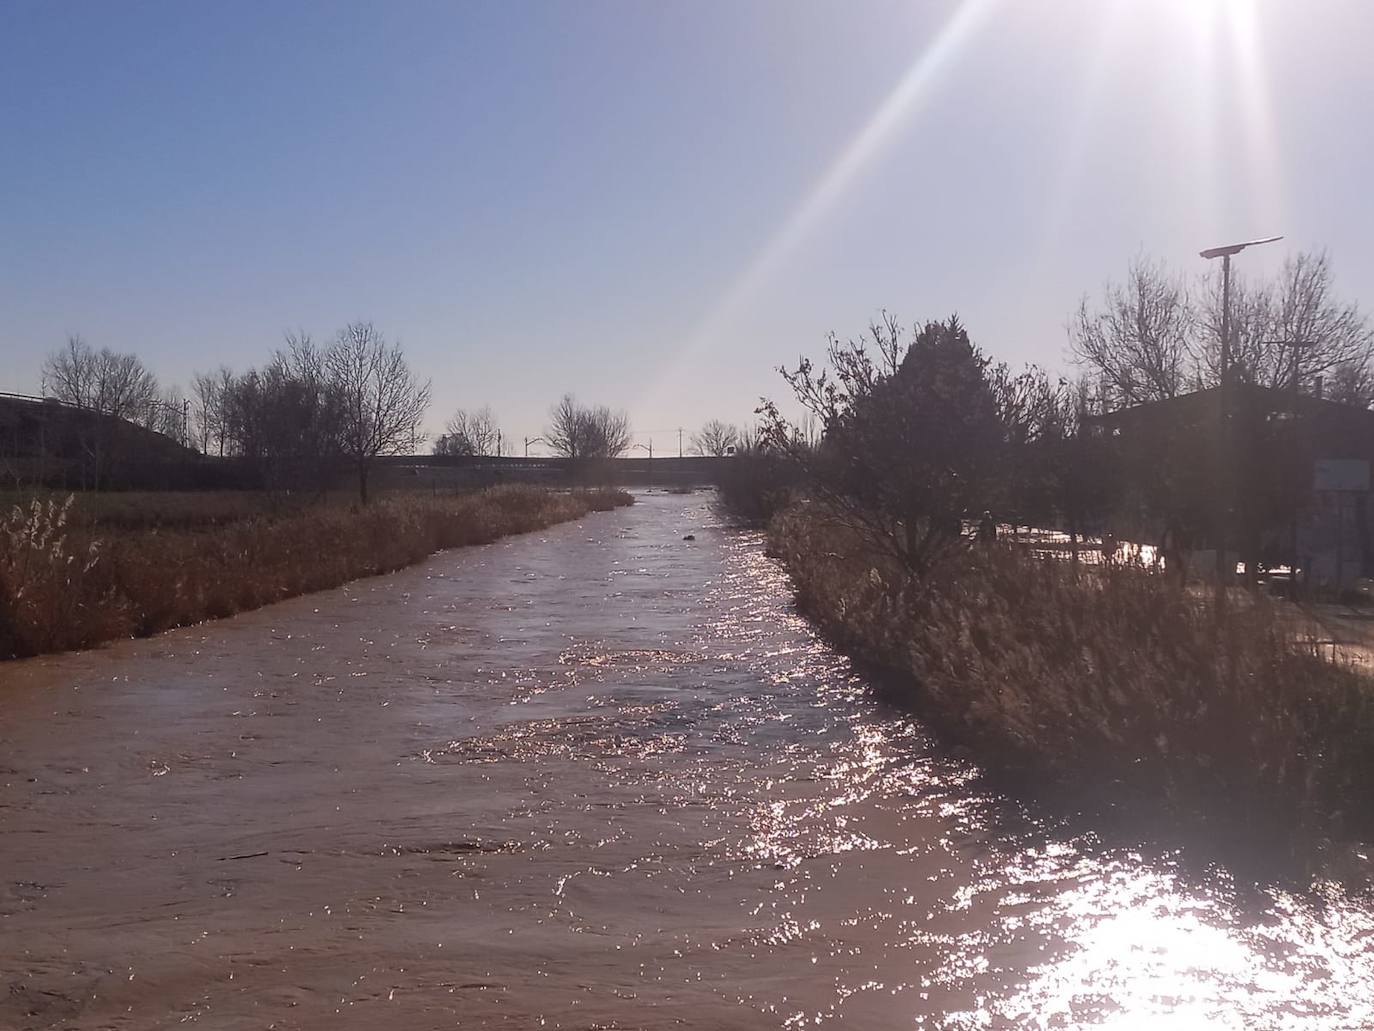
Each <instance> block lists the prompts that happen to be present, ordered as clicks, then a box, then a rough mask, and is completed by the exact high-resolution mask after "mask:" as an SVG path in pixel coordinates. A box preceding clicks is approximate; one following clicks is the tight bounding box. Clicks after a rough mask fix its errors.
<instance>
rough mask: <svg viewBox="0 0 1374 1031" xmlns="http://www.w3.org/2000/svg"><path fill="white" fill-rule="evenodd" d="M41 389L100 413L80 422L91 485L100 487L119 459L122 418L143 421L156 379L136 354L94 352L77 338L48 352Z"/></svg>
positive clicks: (153, 396)
mask: <svg viewBox="0 0 1374 1031" xmlns="http://www.w3.org/2000/svg"><path fill="white" fill-rule="evenodd" d="M43 389H44V391H45V393H47V394H48V395H49V396H51V397H54V398H56V399H57V400H59V401H65V402H67V403H68V404H71V405H75V406H76V407H77V408H81V409H85V410H87V411H90V412H93V413H95V414H96V416H97V417H96V418H93V419H88V420H86V421H83V423H82V424H81V430H80V433H81V443H82V448H83V450H84V451H85V453H86V457H87V458H88V459H89V462H90V466H89V468H90V471H91V472H92V474H93V475H92V481H93V485H94V486H96V487H99V486H100V485H101V484H102V483H103V482H104V481H105V479H106V478H107V477H108V475H109V472H110V469H111V467H112V466H113V463H114V461H115V458H116V456H115V454H114V451H115V448H116V442H117V440H118V439H119V434H118V422H116V421H115V420H123V421H126V422H137V423H139V424H145V423H146V422H147V420H148V418H149V416H150V413H152V412H153V410H154V409H155V407H156V404H155V403H156V401H157V399H158V387H157V380H156V379H155V378H154V377H153V374H152V373H151V372H149V371H148V369H147V367H145V366H144V364H143V362H142V361H140V360H139V358H138V357H137V356H136V355H132V354H118V353H116V352H114V351H111V350H110V349H109V348H108V347H106V348H102V349H101V350H99V351H96V350H94V349H93V348H92V347H91V346H90V345H89V344H87V343H86V341H85V340H83V339H81V337H79V336H71V337H68V338H67V343H66V346H64V347H62V348H61V349H60V350H58V351H55V352H53V353H52V354H50V355H48V357H47V359H46V361H44V363H43Z"/></svg>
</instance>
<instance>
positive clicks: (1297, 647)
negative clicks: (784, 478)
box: [772, 505, 1374, 847]
mask: <svg viewBox="0 0 1374 1031" xmlns="http://www.w3.org/2000/svg"><path fill="white" fill-rule="evenodd" d="M772 544H773V548H774V549H775V551H776V552H777V553H778V554H779V555H780V556H781V557H782V559H783V561H784V562H785V564H786V566H787V568H788V569H789V571H790V573H791V574H792V576H793V579H794V584H795V587H796V591H797V595H798V602H799V605H800V606H801V607H802V608H803V609H804V610H805V611H806V612H807V613H808V614H809V615H811V616H812V617H813V618H815V619H816V620H817V621H818V622H819V623H820V624H821V625H822V626H823V628H824V629H825V630H826V632H827V633H828V634H829V635H830V636H831V637H832V638H833V639H835V640H836V642H837V643H838V644H839V645H840V646H841V647H842V648H845V649H846V650H848V651H849V652H851V653H852V654H854V655H856V656H857V657H860V658H862V659H865V660H869V661H871V662H873V663H874V664H876V665H878V666H881V667H885V668H887V669H888V670H891V671H893V672H894V673H895V674H896V676H895V677H893V678H892V679H893V681H894V690H895V691H896V692H897V693H898V694H899V695H900V696H901V698H902V699H904V700H905V701H906V702H908V703H909V704H911V705H912V707H914V708H916V709H917V710H918V711H920V712H922V713H923V714H924V715H925V716H926V717H927V718H928V719H929V720H930V721H931V722H932V724H934V725H935V726H936V728H937V729H938V730H941V731H942V732H943V733H944V734H945V735H946V736H947V737H949V738H951V739H953V740H954V741H956V742H958V743H960V744H962V745H964V746H967V747H969V748H970V749H971V750H973V751H974V753H975V754H976V755H977V756H978V757H979V758H980V760H982V761H984V763H985V764H986V765H987V766H989V767H990V768H992V769H993V770H995V771H1000V772H1002V773H1007V774H1011V775H1013V778H1012V779H1014V781H1015V782H1016V783H1018V784H1020V785H1021V786H1022V787H1027V786H1031V787H1034V786H1036V785H1039V786H1042V787H1044V786H1049V787H1054V788H1056V789H1063V790H1067V791H1068V792H1069V794H1070V796H1071V798H1072V800H1073V802H1074V803H1075V804H1079V805H1081V804H1088V805H1091V806H1093V807H1097V808H1099V811H1101V807H1106V808H1110V809H1115V810H1116V811H1117V812H1118V813H1121V814H1123V815H1124V816H1126V818H1128V819H1130V820H1133V821H1135V822H1137V823H1139V822H1141V821H1145V820H1149V819H1163V820H1165V821H1167V822H1171V823H1178V822H1182V823H1184V824H1186V825H1188V826H1190V827H1192V828H1194V829H1201V830H1202V831H1204V832H1205V833H1207V834H1209V835H1213V837H1215V838H1217V839H1218V840H1220V839H1228V840H1230V841H1233V842H1249V843H1252V844H1253V843H1257V842H1261V841H1262V842H1264V843H1265V844H1266V845H1267V846H1272V845H1273V844H1274V842H1275V841H1280V842H1283V843H1284V845H1285V847H1288V846H1292V845H1293V843H1294V842H1301V845H1302V847H1306V846H1309V845H1311V844H1312V843H1313V842H1323V841H1327V840H1333V839H1342V838H1345V839H1349V838H1356V839H1360V840H1369V838H1370V836H1371V835H1374V796H1371V795H1370V794H1369V791H1368V785H1369V784H1371V783H1374V682H1372V681H1371V680H1370V679H1369V678H1368V677H1367V676H1365V675H1363V674H1361V673H1359V672H1358V671H1357V670H1356V669H1355V668H1354V667H1353V666H1351V665H1350V664H1348V663H1345V662H1342V661H1340V660H1339V659H1336V658H1333V657H1331V656H1330V655H1321V654H1318V652H1317V650H1316V649H1315V648H1314V647H1313V646H1312V645H1311V644H1309V643H1305V642H1303V641H1302V640H1300V639H1299V638H1298V637H1297V636H1296V635H1295V633H1294V631H1293V624H1292V622H1291V620H1289V619H1287V618H1286V617H1285V614H1284V613H1283V612H1282V611H1281V610H1280V609H1279V608H1278V607H1277V606H1276V605H1275V604H1273V603H1270V602H1268V601H1267V600H1265V599H1262V598H1254V597H1248V596H1237V597H1236V599H1235V600H1234V601H1233V602H1232V604H1230V605H1229V606H1227V607H1226V608H1224V609H1223V610H1221V611H1219V610H1218V609H1217V608H1216V606H1215V605H1214V604H1213V603H1212V602H1211V601H1210V600H1209V598H1207V597H1205V596H1200V595H1196V594H1192V593H1189V592H1185V591H1182V590H1180V589H1178V588H1177V586H1175V585H1172V584H1169V583H1167V582H1166V581H1165V579H1164V578H1163V577H1161V576H1155V575H1151V573H1150V572H1149V571H1148V570H1146V569H1143V568H1140V567H1131V566H1108V567H1106V568H1102V569H1098V570H1093V571H1088V570H1084V569H1082V568H1075V567H1074V566H1071V565H1070V564H1069V563H1067V562H1063V561H1056V560H1048V559H1044V558H1038V557H1036V556H1034V555H1031V554H1028V553H1026V552H1025V551H1023V550H1020V549H1016V548H1013V547H1007V546H998V547H993V548H973V549H966V550H960V551H958V552H957V553H956V554H955V555H953V556H952V557H951V558H950V560H949V561H948V562H947V563H946V564H945V566H944V567H943V568H942V569H940V570H939V571H938V572H937V573H936V574H935V575H934V576H932V577H931V578H930V579H929V580H928V581H926V582H923V583H921V584H919V585H918V584H911V583H909V582H907V581H906V580H905V579H904V578H902V577H900V576H899V575H897V574H896V572H895V570H893V569H891V568H890V567H888V566H886V565H885V564H884V563H883V562H882V561H881V560H879V559H875V558H874V557H873V556H872V555H871V554H869V553H867V552H866V549H864V548H863V547H862V546H860V545H859V543H858V542H857V540H856V538H855V537H854V535H853V534H850V533H848V532H847V531H846V530H845V529H844V528H842V527H840V526H838V525H837V524H835V523H834V522H833V521H831V520H828V519H827V518H826V517H825V516H824V514H823V511H822V510H821V509H820V508H819V506H815V505H802V506H797V507H794V508H793V509H791V510H789V511H788V512H785V513H783V514H782V515H780V516H779V517H778V518H777V519H776V520H775V521H774V523H773V526H772ZM1295 831H1296V832H1299V833H1297V834H1295V833H1294V832H1295ZM1213 832H1215V833H1213Z"/></svg>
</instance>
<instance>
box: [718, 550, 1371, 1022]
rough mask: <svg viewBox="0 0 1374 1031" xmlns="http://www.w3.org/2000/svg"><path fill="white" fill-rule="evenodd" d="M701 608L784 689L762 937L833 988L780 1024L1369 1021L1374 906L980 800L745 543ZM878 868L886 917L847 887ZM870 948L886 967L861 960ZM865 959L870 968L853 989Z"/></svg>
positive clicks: (760, 816) (760, 833)
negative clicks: (867, 1017) (1235, 875)
mask: <svg viewBox="0 0 1374 1031" xmlns="http://www.w3.org/2000/svg"><path fill="white" fill-rule="evenodd" d="M713 597H714V601H715V602H716V605H717V607H718V609H719V610H720V612H719V618H718V619H717V620H715V621H714V622H713V623H712V625H710V626H709V627H707V628H705V632H704V637H705V638H707V639H709V640H714V641H716V642H719V643H720V645H721V646H722V647H724V648H727V649H728V652H729V654H730V656H731V657H733V658H735V659H741V660H744V661H747V662H748V663H749V664H750V666H751V668H753V669H754V670H756V671H757V673H758V674H759V675H760V679H761V680H762V681H764V682H766V683H769V684H772V685H775V686H776V687H777V689H778V690H779V691H781V692H789V691H791V692H795V695H794V696H793V697H792V698H790V699H789V698H787V697H786V696H785V695H782V696H778V697H776V698H774V699H772V700H771V701H770V702H769V703H768V704H764V705H760V706H756V712H757V713H759V714H762V713H765V712H769V709H770V705H771V706H775V709H774V710H773V711H772V712H771V713H770V716H771V718H772V719H773V720H778V721H786V722H787V723H788V724H789V731H790V734H789V737H788V739H787V740H786V741H780V742H779V743H778V744H777V745H776V746H775V747H774V749H773V752H774V756H775V758H776V760H777V768H776V770H775V772H774V774H773V776H772V777H770V779H768V780H766V781H764V782H763V783H761V784H760V785H759V787H760V788H761V789H762V790H761V791H760V794H762V795H763V796H765V799H766V800H764V801H761V802H759V803H758V804H757V805H756V806H755V807H754V808H753V811H752V813H751V815H750V826H751V828H752V836H751V838H750V839H749V840H748V841H747V842H745V843H744V845H743V854H744V855H745V856H747V857H749V858H753V859H755V860H760V861H764V862H768V863H772V864H773V866H774V867H775V868H776V869H778V870H779V871H780V873H779V880H778V884H777V887H778V889H779V891H780V893H781V894H782V896H783V899H782V901H781V903H780V904H777V905H774V906H771V907H770V906H767V905H764V906H760V907H758V909H757V910H756V913H757V915H759V916H760V917H769V918H771V922H769V923H767V924H766V926H765V927H763V928H762V929H761V932H760V939H761V940H762V941H764V942H766V943H769V944H770V945H773V946H776V947H781V946H784V945H790V944H796V943H809V945H810V946H811V947H812V948H813V950H814V951H815V952H816V953H817V954H818V955H813V956H812V957H809V963H808V964H807V965H809V966H812V967H813V968H815V970H816V976H818V977H831V978H833V979H834V982H835V992H834V1000H833V1002H832V1003H831V1004H830V1005H827V1006H824V1007H820V1008H815V1009H809V1010H805V1009H803V1010H798V1011H796V1012H795V1013H793V1014H791V1017H790V1019H789V1020H788V1024H790V1025H795V1026H802V1025H804V1024H805V1025H814V1024H819V1023H824V1022H826V1021H828V1020H832V1019H839V1020H843V1019H844V1014H846V1013H850V1012H859V1011H855V1010H854V1006H853V1003H854V999H855V998H856V997H860V996H863V995H881V996H885V997H889V998H891V997H902V998H906V997H910V999H911V1002H912V1006H911V1010H910V1012H911V1019H912V1021H913V1022H914V1024H915V1025H916V1026H925V1027H938V1028H988V1027H1006V1026H1016V1027H1033V1028H1057V1027H1081V1026H1098V1027H1103V1028H1128V1027H1129V1028H1135V1027H1170V1028H1182V1027H1188V1028H1192V1027H1200V1026H1217V1027H1262V1026H1263V1027H1285V1028H1353V1027H1364V1026H1371V1025H1374V917H1372V916H1371V911H1370V908H1369V905H1368V901H1367V900H1364V899H1355V898H1351V897H1349V896H1348V895H1347V894H1345V893H1344V892H1343V891H1342V890H1340V889H1338V888H1336V887H1333V886H1326V887H1319V888H1317V889H1314V891H1313V892H1311V893H1306V894H1297V893H1293V892H1289V891H1285V890H1280V889H1275V888H1269V889H1253V890H1251V891H1249V892H1244V893H1243V892H1241V891H1239V890H1238V889H1237V887H1236V886H1235V885H1233V884H1231V883H1230V882H1229V880H1228V879H1227V878H1226V877H1225V876H1224V875H1223V874H1220V873H1218V874H1215V875H1213V876H1212V877H1211V879H1210V880H1208V881H1205V882H1203V883H1199V882H1198V878H1197V877H1196V876H1193V877H1189V878H1185V877H1184V876H1183V875H1181V874H1180V873H1179V872H1178V871H1177V870H1176V869H1175V867H1174V865H1173V864H1172V863H1171V862H1170V861H1169V860H1168V859H1167V858H1165V859H1159V860H1155V861H1147V860H1146V859H1144V858H1142V857H1141V856H1140V855H1138V854H1136V853H1134V852H1131V851H1129V850H1126V849H1110V848H1103V847H1101V846H1098V845H1096V843H1095V842H1093V841H1091V840H1090V839H1086V838H1083V837H1081V836H1077V835H1075V834H1074V833H1073V832H1072V831H1070V830H1069V829H1067V828H1059V827H1056V826H1049V827H1041V826H1036V825H1035V824H1034V823H1033V822H1031V821H1030V820H1029V819H1028V817H1027V814H1026V813H1024V812H1023V811H1022V810H1020V809H1019V807H1017V806H1016V804H1015V803H1013V802H1010V801H1008V800H1005V799H1001V798H996V797H989V796H986V795H984V794H981V793H980V790H979V789H978V788H977V786H976V771H975V770H973V769H972V768H971V767H969V766H967V765H966V764H963V763H960V762H958V761H955V760H952V759H948V758H945V757H943V756H941V754H940V753H939V750H938V749H937V748H934V747H933V746H932V743H931V742H930V740H929V738H928V737H927V736H926V735H925V734H924V732H923V731H922V730H921V729H920V728H919V726H917V725H914V724H913V723H912V722H911V721H910V720H908V719H906V718H905V717H903V716H901V715H900V714H898V713H895V712H892V711H890V710H887V709H885V708H884V707H883V706H882V705H880V704H879V703H878V702H875V701H873V700H872V699H871V698H869V697H868V696H867V695H866V693H865V685H864V683H863V681H862V679H861V678H860V677H858V676H857V675H855V673H854V671H853V670H852V668H851V667H850V666H849V664H848V663H847V662H846V661H845V660H843V659H842V658H840V657H839V656H837V655H835V654H834V653H833V652H832V651H831V650H830V649H828V648H827V647H826V646H825V645H824V644H823V643H822V642H821V641H820V640H819V639H818V638H817V637H816V635H815V634H814V632H813V631H812V630H811V629H810V628H809V626H808V625H807V624H806V622H805V621H804V620H802V619H801V618H800V617H798V616H797V615H796V614H795V612H794V611H793V610H792V608H791V606H790V604H789V603H788V597H789V594H788V587H787V582H786V578H785V576H784V575H783V574H782V573H781V572H780V571H779V569H778V568H777V566H776V564H775V563H773V562H771V561H770V560H768V559H766V558H765V557H764V556H763V554H762V544H761V541H760V540H759V539H758V538H757V537H753V536H750V535H739V536H737V537H736V538H735V539H734V540H733V541H732V542H731V543H730V544H729V545H728V547H727V556H726V572H725V574H724V576H723V577H722V578H721V579H720V580H719V581H718V582H717V583H716V585H715V587H714V591H713ZM759 718H760V719H763V720H764V722H767V719H766V718H764V717H762V716H761V715H760V716H759ZM1009 813H1010V814H1011V818H1010V819H1007V818H1006V817H1007V815H1008V814H1009ZM994 816H996V817H1000V818H999V819H992V818H991V817H994ZM1007 827H1012V828H1018V829H1013V830H1008V829H1006V828H1007ZM1022 828H1025V829H1022ZM932 830H938V834H937V835H936V836H934V837H928V836H925V832H929V831H932ZM904 860H905V862H904ZM875 874H876V875H877V876H878V877H879V878H880V879H881V880H882V881H883V882H884V884H883V887H882V888H880V889H878V890H877V892H876V895H877V897H878V898H879V899H880V900H881V903H882V904H880V905H872V904H871V903H872V901H873V898H874V895H875V892H874V890H873V889H872V888H871V887H870V888H868V889H867V890H865V889H864V888H855V885H856V884H857V885H866V884H868V883H869V882H871V881H872V880H873V878H874V875H875ZM961 882H962V883H961ZM836 885H838V886H841V888H840V890H839V891H838V892H833V891H828V890H827V889H828V887H830V886H836ZM846 885H847V886H848V889H847V890H845V888H844V886H846ZM836 894H839V895H841V896H846V897H845V898H844V899H843V901H842V902H841V903H840V904H839V905H835V904H834V898H833V896H834V895H836ZM864 946H867V947H868V950H869V951H870V952H871V953H874V954H876V955H878V956H880V957H881V959H880V961H879V962H877V963H876V964H872V965H869V964H867V963H856V962H854V959H855V957H856V956H857V955H859V954H860V952H861V951H862V948H863V947H864ZM904 955H905V956H906V957H907V959H906V961H905V962H904V961H903V958H902V957H903V956H904ZM836 957H844V961H843V962H836ZM864 967H868V968H869V970H870V973H874V974H877V975H878V976H876V977H869V978H865V979H862V980H854V979H853V974H854V973H855V972H856V970H858V969H862V968H864ZM970 999H972V1000H974V1001H975V1002H976V1004H975V1005H972V1006H970V1005H967V1004H966V1003H967V1001H968V1000H970ZM961 1003H965V1004H962V1005H961ZM780 1012H782V1009H780ZM864 1012H866V1011H864Z"/></svg>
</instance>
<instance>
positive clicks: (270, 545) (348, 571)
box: [0, 486, 633, 658]
mask: <svg viewBox="0 0 1374 1031" xmlns="http://www.w3.org/2000/svg"><path fill="white" fill-rule="evenodd" d="M632 501H633V499H632V498H631V497H630V495H628V494H625V493H624V492H622V491H573V492H570V493H567V492H554V491H549V490H544V489H540V488H535V487H525V486H505V487H496V488H492V489H490V490H484V491H478V492H474V493H469V494H461V495H453V496H438V497H431V496H427V495H420V494H412V495H405V496H400V497H391V498H385V499H383V500H380V501H378V502H376V503H374V504H373V505H370V506H368V507H366V508H363V509H356V508H346V507H343V506H339V505H317V506H313V507H310V508H306V509H301V510H297V511H293V512H289V513H285V514H280V515H246V516H241V517H237V518H234V519H232V520H231V521H230V522H227V523H225V524H223V525H220V526H216V527H213V528H202V529H200V530H196V531H192V530H181V529H178V530H165V529H146V530H136V531H128V530H125V531H112V530H108V529H105V528H99V527H96V528H90V527H84V528H83V527H76V528H74V527H73V525H72V523H73V520H72V510H73V503H72V501H71V499H70V498H68V499H66V500H64V501H62V502H58V501H56V500H54V499H47V500H37V499H36V500H33V501H32V502H31V503H30V504H29V505H28V506H24V507H21V506H16V507H15V508H14V509H12V510H11V512H10V514H9V515H8V516H6V517H2V518H0V658H13V657H17V656H26V655H37V654H41V653H44V652H53V651H64V650H69V649H74V648H86V647H91V646H92V645H95V644H98V643H100V642H101V641H106V640H110V639H113V638H117V637H127V636H140V637H141V636H148V635H150V634H155V633H158V632H160V631H162V630H166V629H169V628H171V627H175V626H185V625H188V624H191V623H196V622H200V621H201V620H204V619H207V618H215V617H222V616H228V615H232V614H233V613H236V612H242V611H245V610H247V609H252V608H257V607H258V606H261V605H266V604H269V603H271V602H274V601H280V600H282V599H284V598H289V597H292V596H294V595H298V594H305V593H308V592H310V591H318V590H323V589H326V588H329V587H337V586H338V585H340V584H343V583H346V582H348V581H349V580H354V579H357V578H359V577H364V576H373V575H376V574H378V573H386V572H390V571H392V570H396V569H400V568H402V567H404V566H407V565H411V564H413V563H415V562H419V561H421V560H422V559H424V558H425V557H427V556H428V555H431V554H433V553H434V552H436V551H439V550H442V549H444V548H455V547H463V546H466V545H469V544H486V543H489V542H491V541H494V540H496V539H497V538H499V537H504V536H507V535H510V534H517V533H526V532H528V531H531V530H538V529H542V528H544V527H547V526H551V525H553V524H555V523H559V522H565V521H567V520H571V519H578V518H581V517H582V516H585V515H587V514H588V513H589V512H593V511H604V510H607V509H610V508H614V507H616V506H619V505H625V504H630V503H631V502H632Z"/></svg>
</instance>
